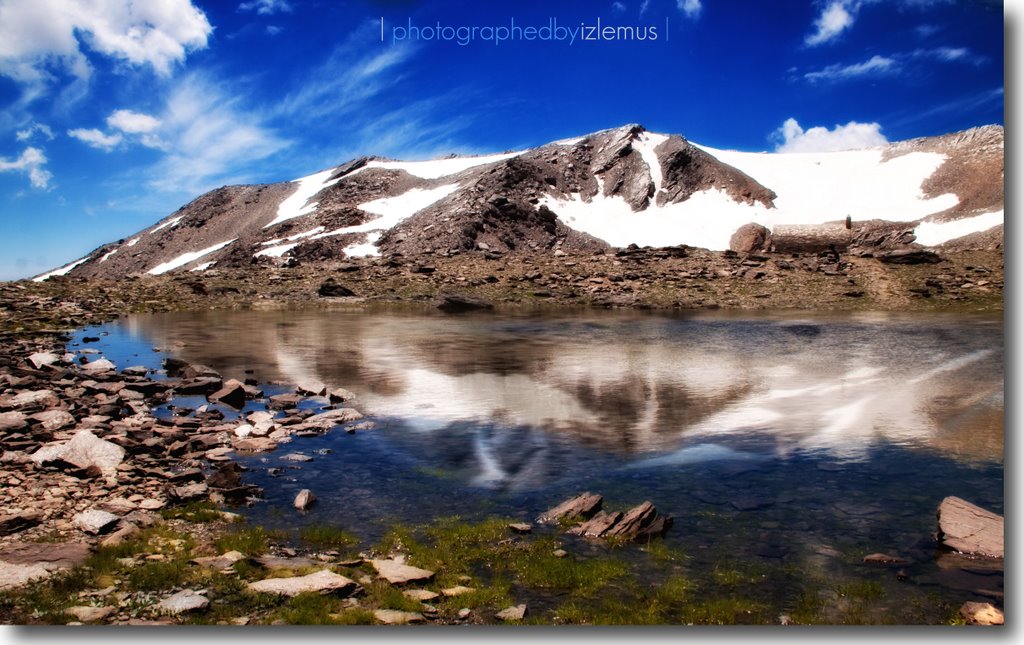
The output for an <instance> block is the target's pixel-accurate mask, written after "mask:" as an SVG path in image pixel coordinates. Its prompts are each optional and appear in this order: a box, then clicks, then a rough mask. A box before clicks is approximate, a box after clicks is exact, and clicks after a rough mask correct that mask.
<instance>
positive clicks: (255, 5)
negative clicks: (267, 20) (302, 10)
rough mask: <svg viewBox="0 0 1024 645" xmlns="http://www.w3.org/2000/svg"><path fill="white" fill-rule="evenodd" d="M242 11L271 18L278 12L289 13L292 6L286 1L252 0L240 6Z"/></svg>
mask: <svg viewBox="0 0 1024 645" xmlns="http://www.w3.org/2000/svg"><path fill="white" fill-rule="evenodd" d="M238 8H239V10H241V11H255V12H256V13H257V14H259V15H261V16H270V15H273V14H275V13H278V12H289V11H291V10H292V5H291V4H290V3H288V2H287V1H286V0H252V1H251V2H243V3H242V4H240V5H238Z"/></svg>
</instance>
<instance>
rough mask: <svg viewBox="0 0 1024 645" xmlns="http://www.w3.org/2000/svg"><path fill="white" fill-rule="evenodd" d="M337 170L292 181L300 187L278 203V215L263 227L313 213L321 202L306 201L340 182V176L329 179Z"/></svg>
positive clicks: (332, 169)
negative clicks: (309, 202)
mask: <svg viewBox="0 0 1024 645" xmlns="http://www.w3.org/2000/svg"><path fill="white" fill-rule="evenodd" d="M335 170H336V168H331V169H329V170H324V171H323V172H318V173H316V174H313V175H309V176H308V177H302V178H301V179H296V180H294V181H293V182H291V183H293V184H294V183H297V184H298V185H299V186H298V188H296V189H295V192H294V193H292V194H291V195H290V196H289V197H288V198H287V199H285V200H284V201H283V202H281V204H280V205H278V207H277V217H275V218H274V220H273V221H272V222H270V223H269V224H267V225H266V226H264V227H263V228H270V227H271V226H274V225H275V224H280V223H281V222H284V221H287V220H290V219H294V218H296V217H302V216H303V215H309V214H310V213H313V212H314V211H315V210H316V207H317V205H319V202H313V203H311V204H307V203H306V202H308V201H309V200H310V198H312V197H313V196H314V195H316V194H317V193H319V192H320V191H321V190H323V189H324V188H327V187H329V186H333V185H334V184H336V183H338V181H339V179H340V178H339V179H334V180H331V181H328V179H329V178H330V176H331V175H333V174H334V172H335Z"/></svg>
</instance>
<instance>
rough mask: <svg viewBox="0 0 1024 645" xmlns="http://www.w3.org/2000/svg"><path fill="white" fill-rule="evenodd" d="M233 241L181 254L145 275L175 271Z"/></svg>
mask: <svg viewBox="0 0 1024 645" xmlns="http://www.w3.org/2000/svg"><path fill="white" fill-rule="evenodd" d="M235 239H238V238H235ZM234 241H235V240H234V239H231V240H228V241H227V242H221V243H220V244H214V245H213V246H211V247H209V248H206V249H202V250H200V251H190V252H189V253H182V254H181V255H179V256H178V257H176V258H174V259H173V260H169V261H167V262H164V263H163V264H158V265H156V266H155V267H153V268H152V269H150V270H149V271H147V272H146V273H148V274H150V275H161V274H163V273H167V272H168V271H171V270H173V269H177V268H178V267H181V266H185V265H186V264H188V263H189V262H192V261H193V260H198V259H199V258H201V257H203V256H204V255H209V254H210V253H213V252H214V251H219V250H221V249H222V248H224V247H225V246H227V245H228V244H231V243H232V242H234Z"/></svg>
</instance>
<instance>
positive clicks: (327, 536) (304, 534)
mask: <svg viewBox="0 0 1024 645" xmlns="http://www.w3.org/2000/svg"><path fill="white" fill-rule="evenodd" d="M299 539H301V540H302V541H303V542H306V543H308V544H312V545H314V546H318V547H325V548H332V549H337V550H339V551H341V550H345V549H350V548H352V547H353V546H355V545H357V544H359V538H357V537H356V536H355V535H353V534H351V533H349V532H348V531H345V530H343V529H339V528H336V527H333V526H327V525H326V524H313V525H312V526H305V527H303V528H302V530H300V531H299Z"/></svg>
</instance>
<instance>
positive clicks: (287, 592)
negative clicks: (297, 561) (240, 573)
mask: <svg viewBox="0 0 1024 645" xmlns="http://www.w3.org/2000/svg"><path fill="white" fill-rule="evenodd" d="M358 589H359V585H358V584H356V583H355V581H354V580H349V579H348V578H346V577H345V576H342V575H338V574H337V573H334V572H333V571H328V570H327V569H323V570H321V571H317V572H316V573H311V574H309V575H307V576H298V577H295V578H268V579H266V580H259V581H257V582H250V583H249V590H250V591H255V592H258V593H270V594H277V595H279V596H297V595H299V594H300V593H305V592H307V591H315V592H318V593H321V594H328V593H337V594H340V595H344V596H347V595H351V594H352V593H354V592H355V591H356V590H358Z"/></svg>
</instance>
